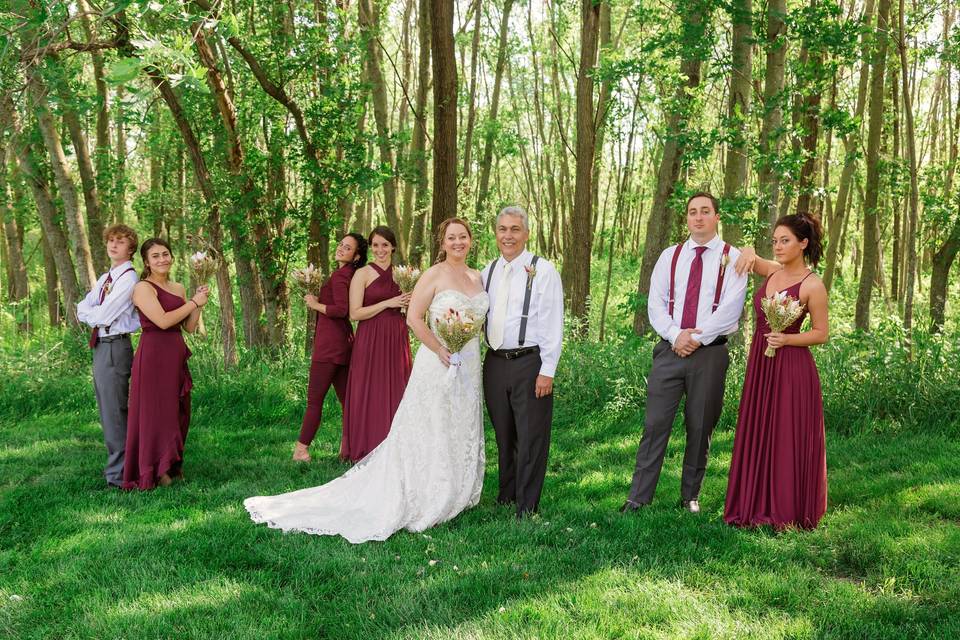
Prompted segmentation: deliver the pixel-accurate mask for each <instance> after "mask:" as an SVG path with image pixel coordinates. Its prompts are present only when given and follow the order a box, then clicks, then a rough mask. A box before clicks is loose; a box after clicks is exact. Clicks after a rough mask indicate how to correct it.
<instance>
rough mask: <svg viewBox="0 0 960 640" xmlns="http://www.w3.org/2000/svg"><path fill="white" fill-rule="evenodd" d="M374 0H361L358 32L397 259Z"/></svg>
mask: <svg viewBox="0 0 960 640" xmlns="http://www.w3.org/2000/svg"><path fill="white" fill-rule="evenodd" d="M375 2H376V0H360V1H359V2H358V3H357V4H358V7H359V16H360V30H361V33H362V34H363V36H362V37H363V39H364V41H365V42H366V47H367V56H366V71H367V79H368V81H369V83H370V89H371V95H372V98H373V119H374V121H375V122H376V126H377V147H378V149H379V150H380V164H381V165H382V167H383V171H384V172H386V175H385V176H384V180H383V208H384V215H385V216H386V218H387V225H388V226H389V227H390V228H391V229H396V231H397V244H398V245H399V246H398V247H397V257H398V259H400V260H402V259H403V256H404V242H405V240H406V239H405V238H403V234H402V233H400V232H401V231H402V229H401V227H400V217H399V208H398V207H397V178H396V173H397V172H396V166H395V164H394V160H393V149H392V148H391V147H390V115H389V113H388V112H387V84H386V81H385V80H384V78H383V69H382V63H381V59H380V9H379V6H377V5H375V4H374V3H375Z"/></svg>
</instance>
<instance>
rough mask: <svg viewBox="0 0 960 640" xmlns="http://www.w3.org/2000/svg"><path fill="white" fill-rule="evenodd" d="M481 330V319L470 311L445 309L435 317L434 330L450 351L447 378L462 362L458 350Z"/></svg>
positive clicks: (451, 377) (451, 375) (449, 378)
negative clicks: (461, 311) (439, 315)
mask: <svg viewBox="0 0 960 640" xmlns="http://www.w3.org/2000/svg"><path fill="white" fill-rule="evenodd" d="M482 330H483V320H482V319H478V318H476V317H475V316H474V315H473V314H471V313H460V312H459V311H457V310H456V309H447V312H446V313H445V314H443V316H441V317H440V318H437V321H436V325H435V327H434V331H435V332H436V334H437V337H438V338H440V342H442V343H443V346H445V347H446V348H447V351H449V352H450V354H451V355H450V368H449V369H447V379H448V380H453V378H454V377H455V376H456V375H457V371H459V369H460V365H461V364H463V356H462V355H460V351H461V350H462V349H463V348H464V347H465V346H467V343H469V342H470V341H471V340H473V339H474V338H475V337H477V336H478V335H480V331H482Z"/></svg>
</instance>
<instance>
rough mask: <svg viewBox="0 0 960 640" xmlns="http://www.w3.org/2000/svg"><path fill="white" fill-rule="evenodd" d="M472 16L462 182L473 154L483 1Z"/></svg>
mask: <svg viewBox="0 0 960 640" xmlns="http://www.w3.org/2000/svg"><path fill="white" fill-rule="evenodd" d="M473 10H474V14H473V42H472V43H471V44H470V101H469V102H468V103H467V132H466V134H465V135H464V137H463V181H464V182H467V183H468V182H469V180H470V169H471V167H470V164H471V162H472V154H473V126H474V124H475V122H476V120H477V64H478V62H479V61H480V17H481V16H482V15H483V0H475V2H474V9H473Z"/></svg>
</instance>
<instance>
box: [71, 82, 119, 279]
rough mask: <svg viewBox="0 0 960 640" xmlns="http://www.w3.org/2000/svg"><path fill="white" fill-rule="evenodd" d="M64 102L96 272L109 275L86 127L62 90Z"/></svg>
mask: <svg viewBox="0 0 960 640" xmlns="http://www.w3.org/2000/svg"><path fill="white" fill-rule="evenodd" d="M59 93H60V99H61V102H62V104H63V106H61V112H62V114H63V122H64V124H66V125H67V130H68V131H69V132H70V142H71V143H72V144H73V149H74V151H75V152H76V157H77V168H78V169H79V173H80V186H81V188H82V190H83V204H84V207H85V209H86V211H87V223H88V226H89V229H90V253H91V255H92V256H93V264H94V268H95V269H96V271H97V272H103V271H106V270H107V269H108V268H109V266H110V258H109V257H108V256H107V248H106V244H105V243H104V241H103V231H104V224H103V212H102V209H101V208H100V196H99V194H98V192H97V178H96V173H95V172H94V170H93V162H92V160H91V159H90V151H89V149H88V147H87V137H86V135H84V133H83V126H82V125H81V124H80V119H79V118H78V117H77V113H76V111H74V110H73V109H72V108H71V107H70V106H69V104H70V99H69V96H67V95H66V93H65V91H64V90H63V88H62V87H61V89H60V92H59Z"/></svg>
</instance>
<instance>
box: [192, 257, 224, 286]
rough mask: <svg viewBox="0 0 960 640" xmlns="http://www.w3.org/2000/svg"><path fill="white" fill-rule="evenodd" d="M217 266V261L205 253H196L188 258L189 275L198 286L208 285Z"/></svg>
mask: <svg viewBox="0 0 960 640" xmlns="http://www.w3.org/2000/svg"><path fill="white" fill-rule="evenodd" d="M219 266H220V265H219V263H218V262H217V259H216V258H214V257H213V256H211V255H209V254H208V253H207V252H206V251H197V252H196V253H195V254H193V255H192V256H190V273H191V275H193V279H194V281H195V282H196V283H197V284H198V285H201V284H209V283H210V279H211V278H213V276H214V274H215V273H216V272H217V267H219Z"/></svg>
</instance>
